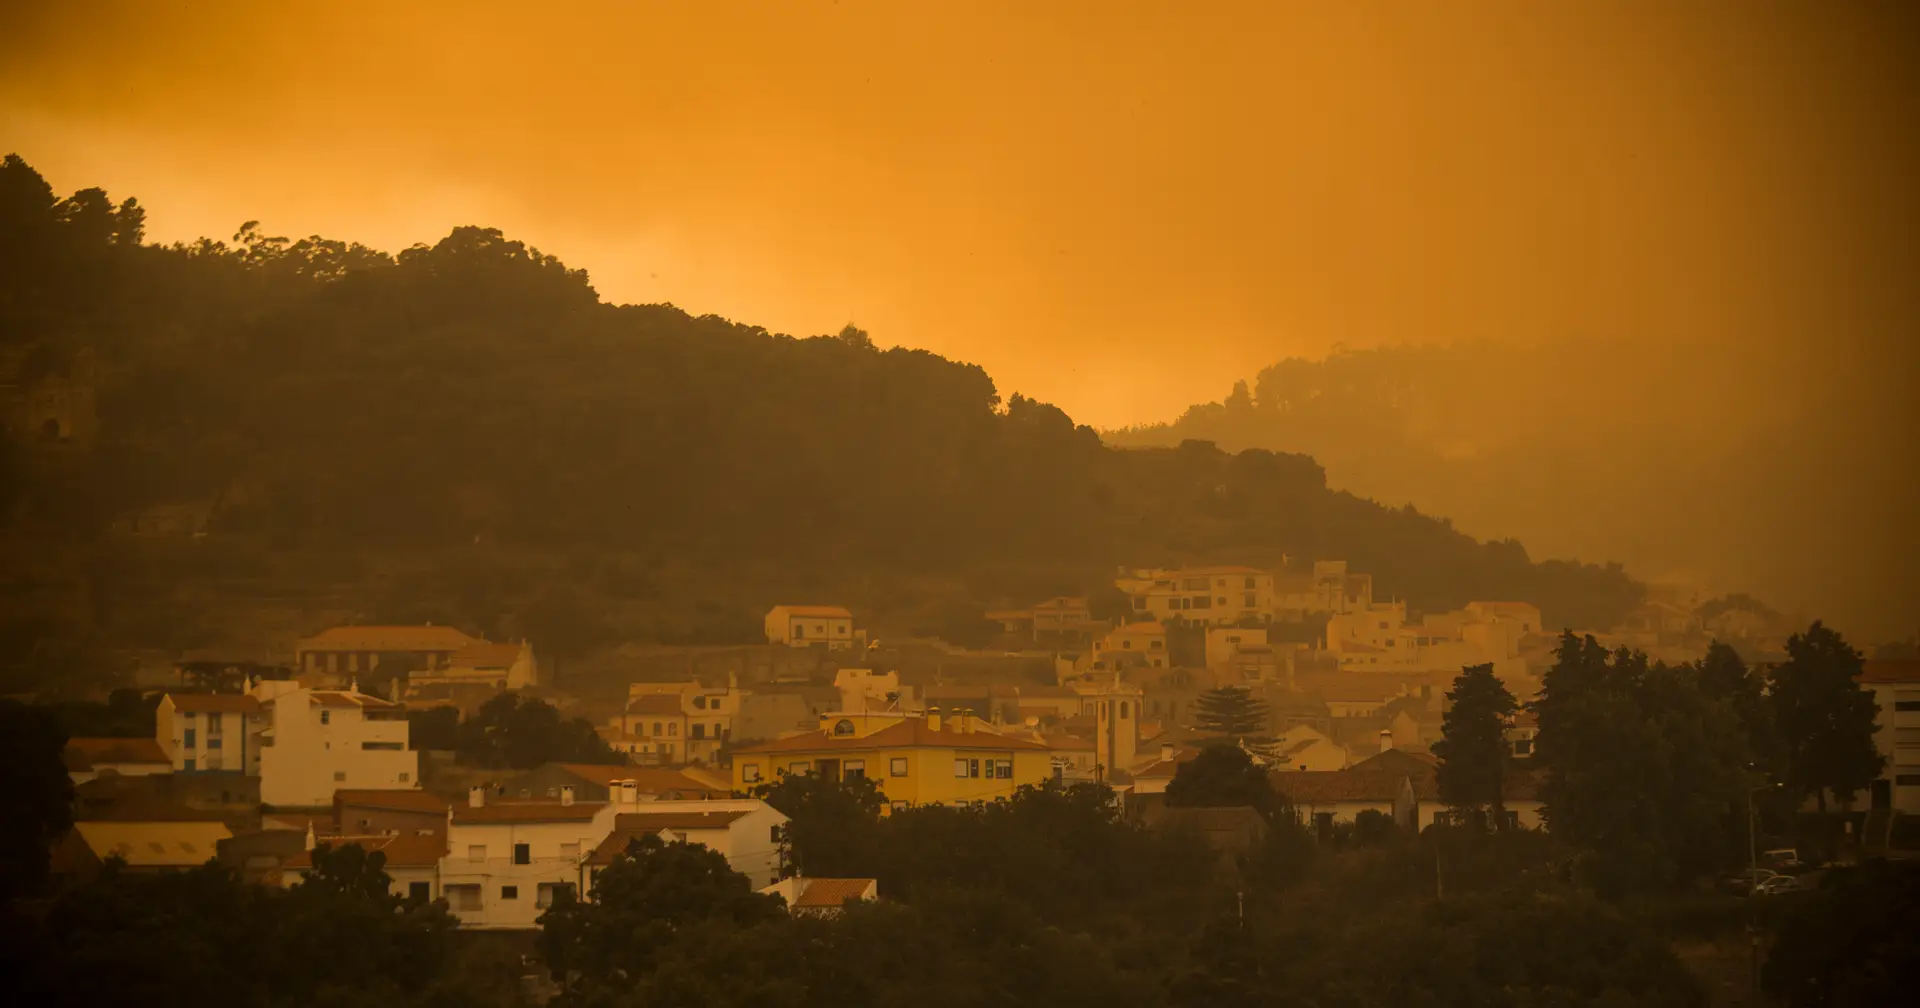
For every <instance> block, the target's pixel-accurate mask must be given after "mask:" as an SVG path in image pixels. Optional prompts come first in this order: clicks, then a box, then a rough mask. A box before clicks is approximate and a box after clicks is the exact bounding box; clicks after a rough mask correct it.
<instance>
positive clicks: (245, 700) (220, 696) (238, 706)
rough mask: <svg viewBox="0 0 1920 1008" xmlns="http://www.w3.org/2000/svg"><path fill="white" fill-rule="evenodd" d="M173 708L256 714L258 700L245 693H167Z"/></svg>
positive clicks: (200, 712)
mask: <svg viewBox="0 0 1920 1008" xmlns="http://www.w3.org/2000/svg"><path fill="white" fill-rule="evenodd" d="M167 699H169V700H171V701H173V708H174V709H175V710H177V711H181V712H183V713H192V714H258V713H260V701H259V700H256V699H254V698H253V697H252V696H249V695H247V694H245V693H168V694H167Z"/></svg>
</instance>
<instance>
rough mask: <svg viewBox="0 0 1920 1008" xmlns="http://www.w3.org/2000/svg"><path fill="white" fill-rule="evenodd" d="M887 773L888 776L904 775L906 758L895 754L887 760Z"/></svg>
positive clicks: (905, 772) (905, 773)
mask: <svg viewBox="0 0 1920 1008" xmlns="http://www.w3.org/2000/svg"><path fill="white" fill-rule="evenodd" d="M887 775H888V776H890V777H905V776H906V775H907V758H906V757H905V756H895V757H894V758H892V759H890V760H888V761H887Z"/></svg>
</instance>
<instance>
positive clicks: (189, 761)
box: [180, 756, 193, 773]
mask: <svg viewBox="0 0 1920 1008" xmlns="http://www.w3.org/2000/svg"><path fill="white" fill-rule="evenodd" d="M182 764H183V765H182V766H181V767H180V769H182V770H185V771H187V772H188V773H192V772H193V757H191V756H189V757H187V758H186V759H185V760H183V761H182Z"/></svg>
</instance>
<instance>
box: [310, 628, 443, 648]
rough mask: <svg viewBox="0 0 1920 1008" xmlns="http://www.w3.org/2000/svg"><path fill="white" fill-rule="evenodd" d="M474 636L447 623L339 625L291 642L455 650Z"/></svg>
mask: <svg viewBox="0 0 1920 1008" xmlns="http://www.w3.org/2000/svg"><path fill="white" fill-rule="evenodd" d="M474 639H475V638H473V637H471V636H468V635H467V634H464V633H461V632H460V631H459V630H456V629H454V628H453V627H449V626H342V627H334V628H332V629H330V630H322V631H320V632H319V633H317V634H314V635H313V636H312V637H308V638H306V639H304V640H301V641H299V642H298V643H296V644H295V645H294V647H295V649H296V650H299V651H458V650H460V649H461V648H463V647H466V646H467V645H468V644H471V643H473V641H474Z"/></svg>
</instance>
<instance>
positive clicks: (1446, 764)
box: [1433, 665, 1517, 829]
mask: <svg viewBox="0 0 1920 1008" xmlns="http://www.w3.org/2000/svg"><path fill="white" fill-rule="evenodd" d="M1447 699H1448V700H1450V701H1452V705H1451V706H1450V707H1449V708H1448V709H1447V712H1446V714H1445V715H1444V717H1443V718H1442V719H1441V722H1440V734H1441V738H1440V741H1438V742H1435V743H1434V744H1433V752H1434V755H1436V756H1438V757H1440V772H1439V784H1440V800H1442V801H1444V802H1446V803H1447V804H1448V805H1451V806H1453V807H1454V808H1470V809H1476V810H1477V809H1480V808H1483V807H1484V808H1491V809H1492V810H1493V821H1494V824H1495V825H1496V827H1497V828H1500V829H1505V828H1506V806H1505V804H1504V802H1503V801H1502V784H1503V783H1504V780H1505V777H1506V769H1507V737H1506V733H1507V725H1508V724H1509V723H1510V721H1511V719H1512V717H1513V712H1514V710H1515V709H1516V707H1517V705H1516V704H1515V703H1514V699H1513V694H1512V693H1509V692H1508V691H1507V687H1506V684H1504V683H1502V682H1501V681H1500V680H1499V678H1498V677H1496V676H1495V675H1494V674H1493V666H1492V665H1473V666H1469V667H1467V668H1463V669H1461V670H1460V675H1459V676H1458V677H1457V678H1455V679H1454V681H1453V690H1452V691H1451V692H1449V693H1448V694H1447Z"/></svg>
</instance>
